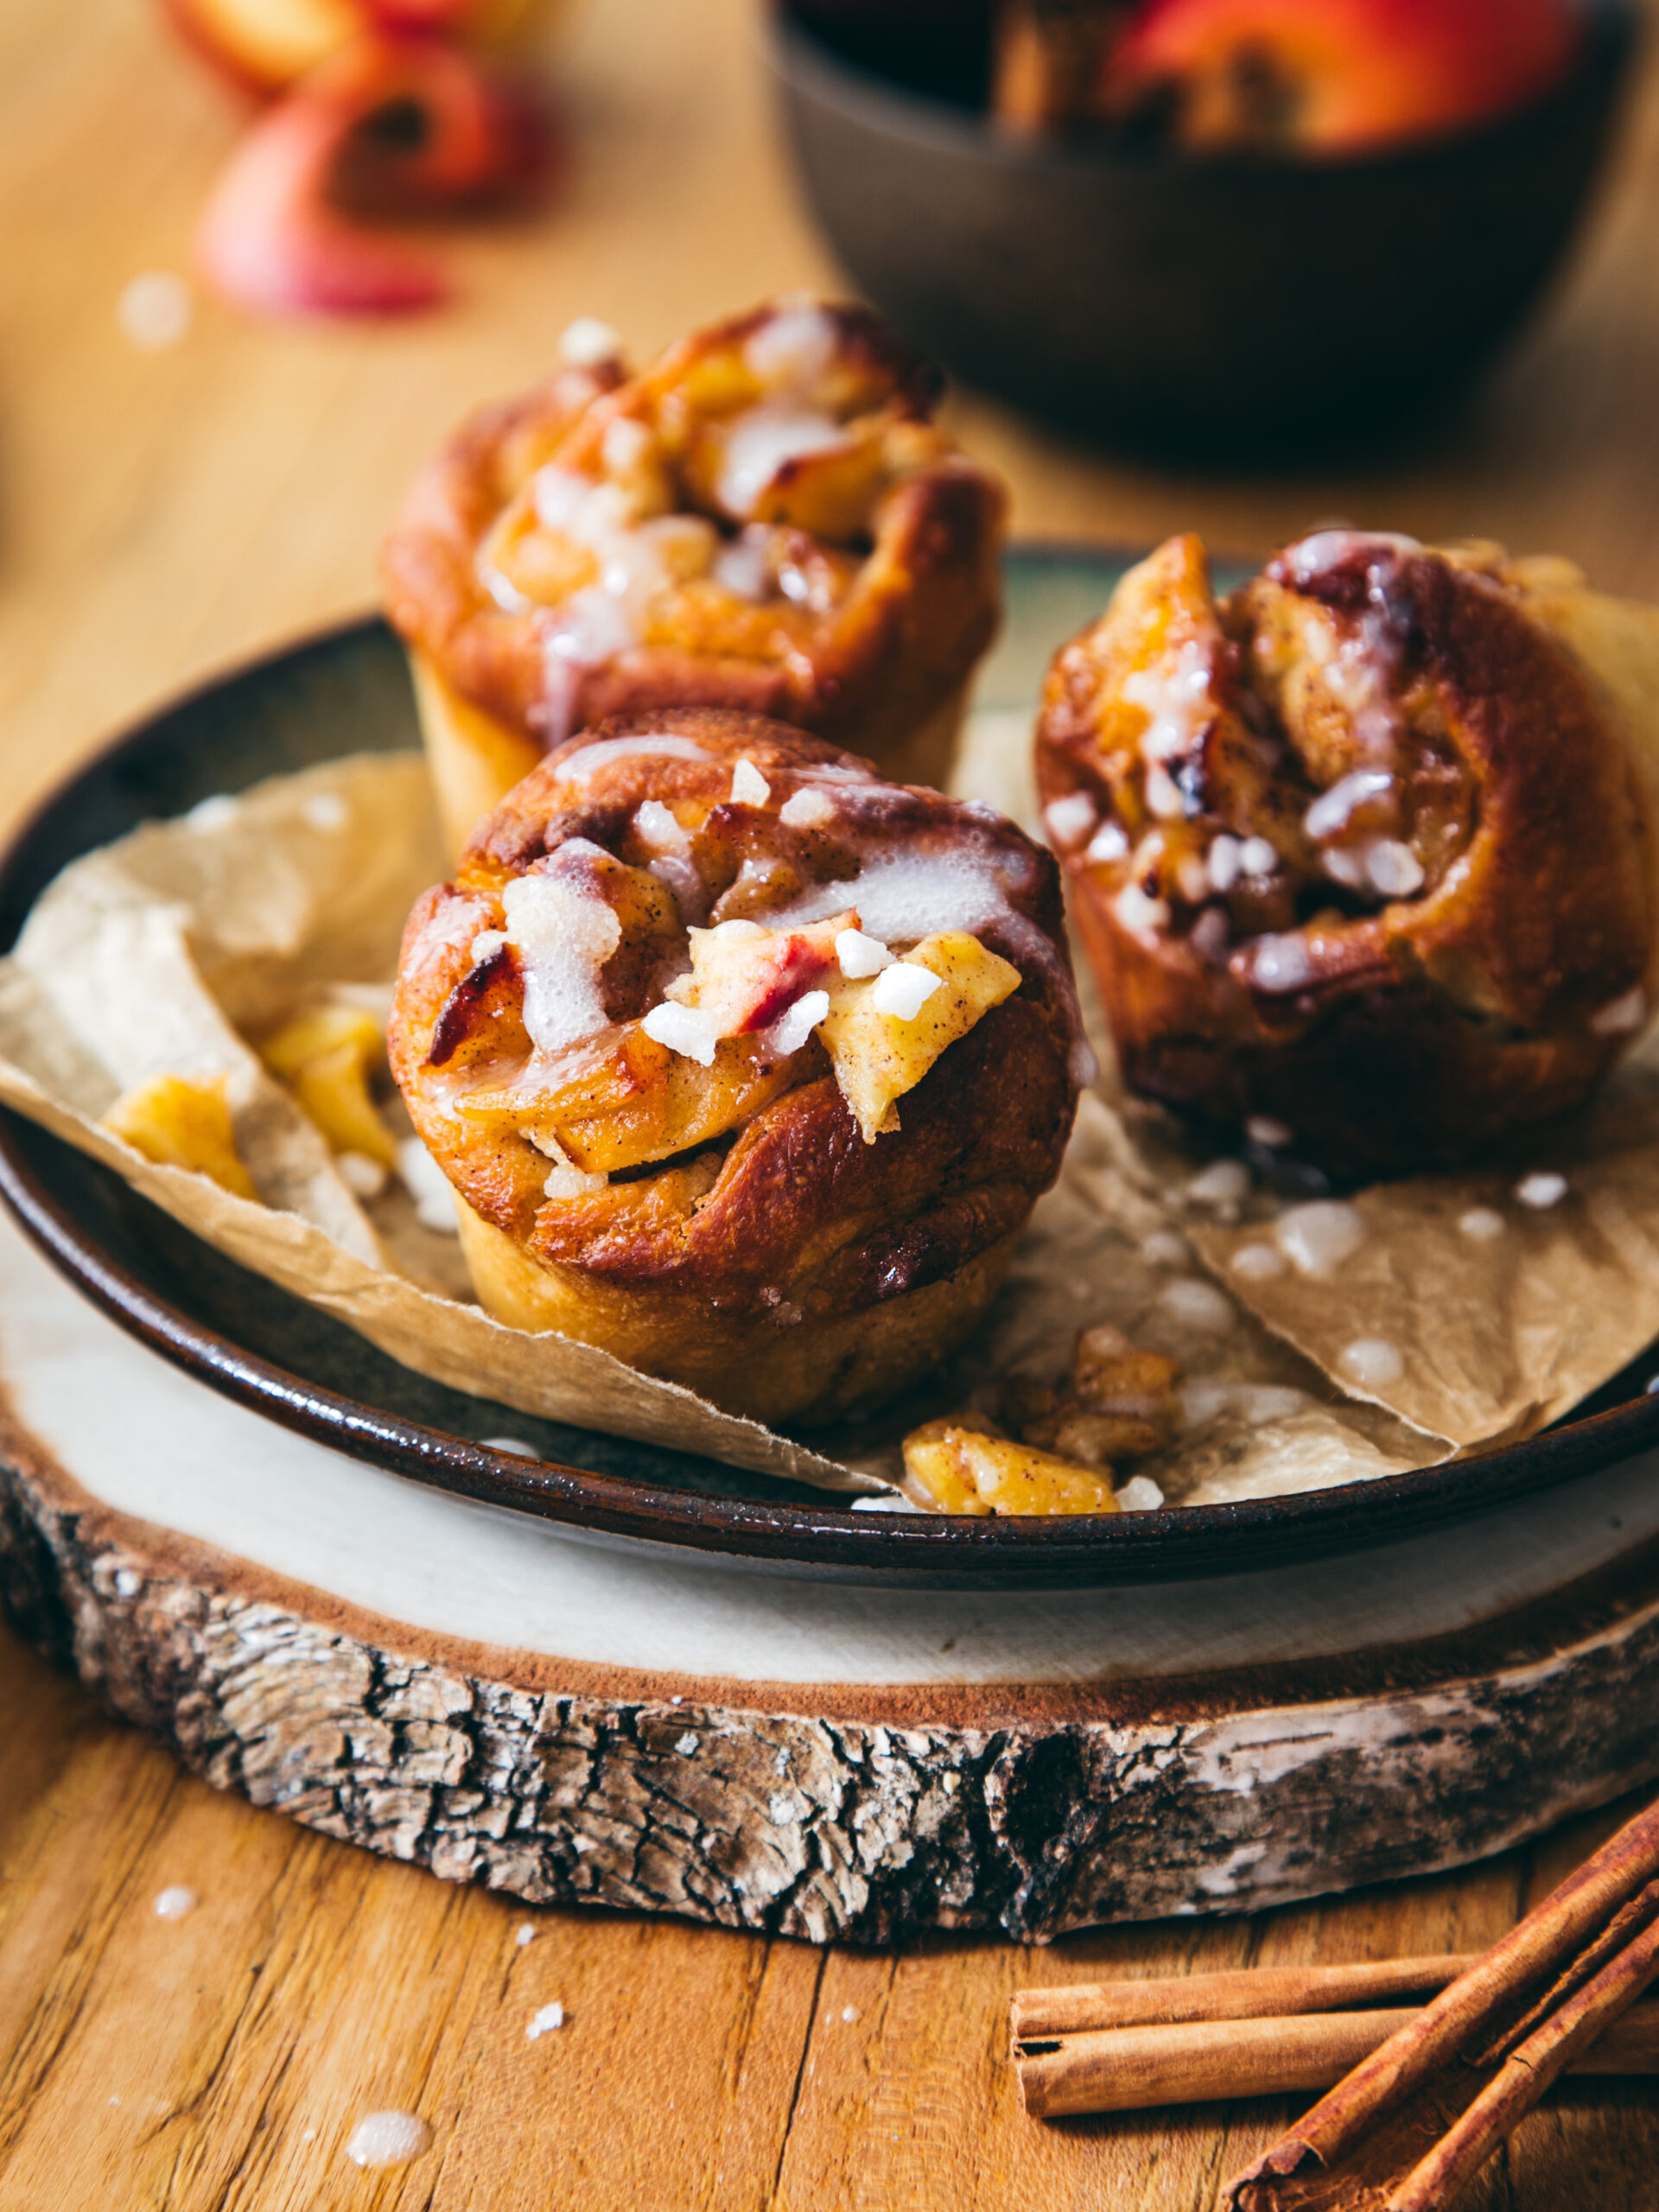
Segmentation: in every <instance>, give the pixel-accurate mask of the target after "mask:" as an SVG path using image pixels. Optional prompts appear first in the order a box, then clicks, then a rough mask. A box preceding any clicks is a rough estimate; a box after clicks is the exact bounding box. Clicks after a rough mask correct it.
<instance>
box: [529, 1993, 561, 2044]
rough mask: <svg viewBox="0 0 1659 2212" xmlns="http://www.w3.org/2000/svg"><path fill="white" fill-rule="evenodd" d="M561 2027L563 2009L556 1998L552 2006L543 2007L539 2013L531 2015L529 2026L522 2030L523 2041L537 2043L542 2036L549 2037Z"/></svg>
mask: <svg viewBox="0 0 1659 2212" xmlns="http://www.w3.org/2000/svg"><path fill="white" fill-rule="evenodd" d="M563 2025H564V2007H563V2005H561V2004H560V2003H559V2002H558V2000H557V1999H554V2001H553V2003H552V2004H550V2005H543V2007H542V2009H541V2011H540V2012H536V2013H533V2014H532V2015H531V2022H530V2025H529V2026H528V2027H527V2028H526V2029H525V2030H524V2041H525V2042H526V2043H537V2042H539V2041H540V2039H541V2038H542V2037H543V2036H550V2035H551V2034H552V2032H553V2031H554V2029H555V2028H562V2027H563Z"/></svg>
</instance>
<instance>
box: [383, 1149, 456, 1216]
mask: <svg viewBox="0 0 1659 2212" xmlns="http://www.w3.org/2000/svg"><path fill="white" fill-rule="evenodd" d="M397 1173H398V1174H399V1175H400V1176H401V1177H402V1178H403V1184H404V1189H405V1190H406V1191H407V1192H409V1195H410V1198H413V1199H414V1201H415V1217H416V1220H417V1221H418V1222H419V1223H420V1224H421V1226H422V1228H423V1229H430V1230H435V1232H436V1233H437V1234H438V1235H439V1236H458V1235H459V1234H460V1230H459V1229H458V1228H457V1226H456V1223H455V1194H454V1192H453V1191H452V1190H451V1189H450V1187H449V1178H448V1176H447V1175H446V1174H445V1173H444V1172H443V1170H442V1167H440V1166H439V1165H438V1163H437V1161H436V1160H434V1159H433V1157H432V1155H431V1154H430V1153H429V1151H428V1150H427V1148H426V1147H425V1146H424V1145H423V1143H422V1142H421V1141H420V1139H419V1137H405V1138H404V1140H403V1141H402V1143H401V1144H400V1145H399V1146H398V1147H397Z"/></svg>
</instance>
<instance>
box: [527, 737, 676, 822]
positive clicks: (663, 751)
mask: <svg viewBox="0 0 1659 2212" xmlns="http://www.w3.org/2000/svg"><path fill="white" fill-rule="evenodd" d="M713 758H714V755H713V754H712V753H709V751H708V749H707V748H706V747H703V746H701V745H699V744H698V743H697V741H696V738H694V737H671V736H670V735H669V734H668V733H667V731H666V730H664V731H662V732H661V733H657V732H651V733H647V734H644V735H641V736H639V737H601V738H597V739H595V740H594V743H593V744H592V745H579V746H578V747H576V749H575V752H574V753H569V754H567V755H566V757H565V758H564V759H563V760H561V761H560V763H559V779H560V781H561V782H562V783H567V784H585V783H588V781H589V780H590V779H592V778H593V777H594V776H595V775H597V773H598V772H599V771H600V770H601V768H608V767H609V766H610V765H611V763H612V761H613V760H712V759H713ZM645 804H646V805H647V806H651V805H653V804H661V802H660V801H656V800H652V799H647V800H646V801H645ZM668 811H669V810H668V809H667V808H666V807H664V808H663V812H664V814H667V813H668ZM634 818H635V820H636V821H637V820H638V819H639V817H638V815H636V816H635V817H634Z"/></svg>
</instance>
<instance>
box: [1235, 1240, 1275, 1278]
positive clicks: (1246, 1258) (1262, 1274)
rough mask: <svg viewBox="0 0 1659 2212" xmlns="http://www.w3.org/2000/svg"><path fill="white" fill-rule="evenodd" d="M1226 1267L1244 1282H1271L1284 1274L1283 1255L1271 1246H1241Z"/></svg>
mask: <svg viewBox="0 0 1659 2212" xmlns="http://www.w3.org/2000/svg"><path fill="white" fill-rule="evenodd" d="M1228 1265H1229V1266H1230V1268H1231V1269H1232V1271H1233V1273H1234V1274H1236V1275H1237V1276H1239V1277H1241V1278H1242V1280H1243V1281H1245V1282H1271V1281H1273V1280H1274V1277H1275V1276H1277V1275H1281V1274H1283V1273H1284V1272H1285V1268H1286V1265H1287V1262H1286V1260H1285V1255H1284V1254H1283V1253H1282V1252H1281V1251H1280V1250H1279V1249H1278V1248H1277V1247H1276V1246H1275V1245H1272V1244H1241V1245H1240V1246H1239V1248H1238V1249H1237V1251H1236V1252H1235V1253H1234V1255H1233V1256H1232V1258H1231V1260H1230V1261H1229V1262H1228Z"/></svg>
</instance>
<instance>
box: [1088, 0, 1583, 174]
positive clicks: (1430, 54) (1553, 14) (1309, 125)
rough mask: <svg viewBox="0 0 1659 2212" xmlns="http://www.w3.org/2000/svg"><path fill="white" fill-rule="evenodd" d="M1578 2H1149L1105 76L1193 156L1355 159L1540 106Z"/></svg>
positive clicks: (1124, 106) (1115, 97)
mask: <svg viewBox="0 0 1659 2212" xmlns="http://www.w3.org/2000/svg"><path fill="white" fill-rule="evenodd" d="M1582 29H1583V22H1582V10H1581V9H1580V8H1579V7H1578V6H1576V5H1575V4H1573V0H1148V4H1147V5H1146V6H1145V7H1143V8H1142V9H1141V11H1140V12H1139V14H1138V15H1137V16H1135V20H1134V21H1133V22H1131V24H1130V25H1129V27H1128V30H1127V31H1126V33H1125V34H1124V35H1123V37H1122V39H1121V40H1120V41H1118V43H1117V44H1116V48H1114V50H1113V52H1112V54H1111V56H1110V58H1109V62H1108V65H1107V69H1108V85H1107V105H1108V106H1109V108H1110V109H1111V110H1113V111H1116V112H1119V113H1133V112H1135V111H1137V110H1142V109H1154V110H1155V109H1157V108H1159V107H1161V106H1163V105H1166V104H1173V109H1174V112H1175V118H1176V121H1175V126H1174V127H1175V134H1176V137H1177V138H1178V140H1179V143H1181V144H1182V145H1183V146H1185V147H1186V148H1187V149H1189V150H1190V151H1192V152H1195V153H1211V152H1222V151H1229V150H1235V149H1241V148H1246V147H1252V148H1256V149H1270V148H1274V147H1278V148H1281V149H1292V150H1295V151H1302V152H1310V153H1324V154H1349V153H1355V152H1357V151H1359V150H1361V149H1364V148H1368V147H1376V146H1380V145H1385V144H1389V143H1401V142H1402V141H1406V140H1408V139H1412V138H1419V137H1427V136H1430V135H1432V134H1433V133H1435V132H1437V131H1447V130H1458V129H1461V128H1465V127H1467V126H1468V125H1471V124H1475V123H1478V122H1480V121H1482V120H1483V119H1484V118H1487V117H1491V116H1496V115H1500V114H1503V112H1504V111H1506V110H1508V109H1510V108H1514V107H1518V106H1520V105H1522V103H1523V102H1524V101H1526V100H1529V99H1534V98H1535V97H1536V96H1537V95H1539V94H1540V93H1541V92H1544V91H1545V90H1547V89H1548V86H1550V85H1552V84H1554V82H1555V81H1556V80H1557V79H1559V78H1560V77H1561V76H1562V75H1564V74H1565V73H1566V71H1567V68H1568V67H1569V66H1570V64H1571V61H1572V59H1573V54H1574V53H1575V51H1576V50H1577V47H1578V43H1579V41H1580V36H1581V35H1582Z"/></svg>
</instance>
